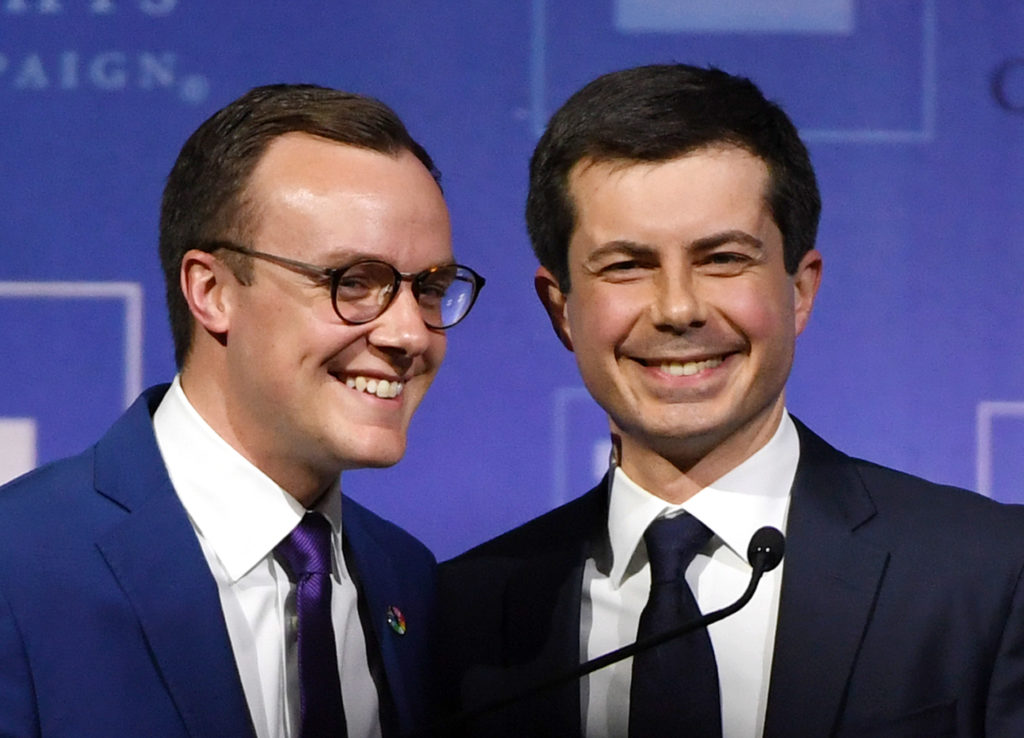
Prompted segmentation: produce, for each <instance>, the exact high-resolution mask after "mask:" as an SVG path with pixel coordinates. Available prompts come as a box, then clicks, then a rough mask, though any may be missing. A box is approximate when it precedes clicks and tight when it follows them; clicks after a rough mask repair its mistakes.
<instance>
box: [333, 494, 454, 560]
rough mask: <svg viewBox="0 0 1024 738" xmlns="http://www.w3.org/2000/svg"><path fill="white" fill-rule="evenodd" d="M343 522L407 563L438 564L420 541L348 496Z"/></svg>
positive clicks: (344, 506)
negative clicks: (347, 521) (349, 522)
mask: <svg viewBox="0 0 1024 738" xmlns="http://www.w3.org/2000/svg"><path fill="white" fill-rule="evenodd" d="M342 520H343V521H345V520H349V521H351V523H353V524H355V525H357V526H358V527H359V529H360V530H361V531H362V532H363V533H364V534H365V535H367V536H369V537H371V538H372V539H373V540H374V541H375V543H376V544H377V545H378V546H379V547H380V548H381V549H382V550H385V551H389V552H391V553H392V554H394V556H395V557H398V558H404V557H408V558H406V560H407V561H410V562H412V561H416V562H422V563H427V564H429V565H430V566H434V565H435V564H436V560H435V559H434V554H433V553H432V552H431V550H430V549H429V548H427V546H426V545H425V544H424V543H423V542H422V541H420V539H418V538H417V537H416V536H414V535H413V534H412V533H410V532H409V531H407V530H405V529H404V528H402V527H401V526H399V525H396V524H395V523H392V522H391V521H390V520H387V519H386V518H382V517H381V516H380V515H378V514H377V513H375V512H373V510H371V509H369V508H368V507H366V506H364V505H362V504H360V503H358V502H356V501H355V500H354V499H352V498H351V497H348V496H347V495H346V496H345V497H344V502H343V503H342Z"/></svg>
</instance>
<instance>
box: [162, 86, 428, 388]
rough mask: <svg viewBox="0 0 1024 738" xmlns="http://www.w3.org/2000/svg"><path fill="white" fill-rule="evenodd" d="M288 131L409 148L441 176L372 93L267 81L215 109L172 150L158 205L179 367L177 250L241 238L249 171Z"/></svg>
mask: <svg viewBox="0 0 1024 738" xmlns="http://www.w3.org/2000/svg"><path fill="white" fill-rule="evenodd" d="M293 132H301V133H308V134H311V135H314V136H321V137H323V138H326V139H329V140H331V141H337V142H339V143H343V144H348V145H351V146H358V147H360V148H364V149H370V150H373V151H379V152H381V153H385V154H389V155H397V154H398V153H400V152H401V151H403V150H408V151H411V152H412V153H413V154H414V155H415V156H416V158H418V159H419V160H420V161H421V162H423V165H424V166H425V167H426V168H427V169H428V170H429V171H430V173H431V174H432V175H433V177H434V179H435V180H437V181H440V174H439V172H438V171H437V169H436V167H435V166H434V162H433V161H432V160H431V158H430V155H429V154H427V152H426V151H425V150H424V149H423V147H422V146H420V145H419V144H418V143H416V141H414V140H413V138H412V137H411V136H410V135H409V132H408V131H407V130H406V129H405V126H404V125H403V124H402V121H401V120H399V118H398V116H397V115H396V114H395V112H394V111H393V110H391V108H389V107H388V106H387V105H385V104H384V103H382V102H380V101H378V100H374V99H373V98H369V97H364V96H362V95H355V94H352V93H348V92H341V91H339V90H332V89H329V88H326V87H319V86H316V85H268V86H265V87H257V88H255V89H253V90H250V91H249V92H248V93H246V94H245V95H243V96H242V97H240V98H238V99H237V100H235V101H234V102H232V103H231V104H229V105H228V106H227V107H225V108H223V109H221V110H220V111H218V112H217V113H215V114H214V115H213V116H211V117H210V118H209V119H208V120H207V121H206V122H205V123H203V124H202V125H201V126H199V128H198V129H197V130H196V132H195V133H193V134H192V135H191V136H190V137H189V139H188V141H186V142H185V145H184V146H183V147H182V149H181V153H180V154H178V159H177V161H175V163H174V167H173V168H172V169H171V173H170V174H169V175H168V177H167V185H166V187H165V188H164V195H163V204H162V207H161V213H160V264H161V266H162V268H163V272H164V281H165V287H166V291H167V309H168V313H169V316H170V321H171V334H172V336H173V338H174V360H175V362H176V363H177V365H178V368H179V369H180V368H181V367H182V365H183V364H184V362H185V358H186V356H187V355H188V351H189V348H190V346H191V343H192V326H193V322H192V315H191V313H190V312H189V308H188V303H187V302H186V301H185V298H184V296H183V295H182V292H181V287H180V276H179V273H180V271H181V262H182V258H183V257H184V255H185V252H186V251H188V250H189V249H192V248H199V249H204V250H212V249H213V248H214V245H213V244H214V242H216V241H218V240H220V241H224V240H229V241H230V240H241V241H243V242H244V241H245V237H246V236H247V235H249V233H250V232H251V229H253V228H254V227H255V224H254V223H253V221H254V220H255V218H254V217H253V215H254V214H253V212H252V210H251V207H247V203H246V186H247V184H248V182H249V178H250V176H251V175H252V172H253V170H254V169H255V168H256V165H257V164H258V163H259V161H260V159H261V158H262V156H263V154H264V152H265V151H266V149H267V147H268V146H269V145H270V143H271V142H272V141H273V140H274V139H275V138H277V137H278V136H282V135H284V134H286V133H293ZM243 261H244V257H243ZM232 266H233V267H234V268H236V269H240V270H242V271H243V272H244V271H245V270H246V269H250V268H251V265H249V264H248V262H247V261H244V263H241V264H239V263H234V264H233V265H232Z"/></svg>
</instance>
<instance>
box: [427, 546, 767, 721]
mask: <svg viewBox="0 0 1024 738" xmlns="http://www.w3.org/2000/svg"><path fill="white" fill-rule="evenodd" d="M784 547H785V539H784V538H783V537H782V534H781V533H780V532H779V531H778V530H776V529H775V528H772V527H769V526H765V527H764V528H760V529H758V530H757V531H756V532H755V533H754V535H753V536H751V538H750V545H749V546H748V549H747V559H748V560H749V561H750V562H751V567H752V571H751V574H750V582H749V583H748V584H747V588H746V590H744V592H743V594H742V595H740V598H739V599H738V600H736V601H735V602H733V603H732V604H731V605H727V606H726V607H723V608H721V609H720V610H714V611H712V612H709V613H708V614H707V615H702V616H700V617H699V618H696V619H695V620H691V621H690V622H688V623H683V624H682V625H680V626H678V627H676V628H672V629H670V630H666V631H665V632H663V633H658V634H655V635H653V636H649V637H647V638H644V639H642V640H639V641H636V642H634V643H630V644H628V645H626V646H622V647H621V648H617V649H615V650H614V651H609V652H608V653H606V654H604V655H603V656H598V657H597V658H595V659H591V660H590V661H585V662H583V663H582V664H579V665H578V666H575V667H573V668H572V669H569V670H568V671H565V672H562V673H561V674H556V675H555V676H553V677H550V678H548V679H545V680H544V681H542V682H538V683H537V684H533V685H530V686H529V687H527V688H526V689H523V690H520V691H518V692H514V693H513V694H511V695H507V696H505V697H502V698H501V699H498V700H494V701H493V702H489V703H487V704H484V705H481V706H479V707H476V708H473V709H471V710H464V711H462V712H460V713H458V714H456V715H455V716H454V717H453V718H451V719H450V720H446V721H443V722H442V723H441V724H440V725H438V726H436V727H435V728H433V729H432V730H431V732H429V733H426V734H420V735H447V734H448V732H449V731H452V730H453V729H455V728H458V727H459V726H462V725H465V724H466V723H469V722H470V721H472V720H474V719H476V718H478V717H481V716H482V715H486V714H488V713H490V712H496V711H498V710H501V709H502V708H504V707H508V706H509V705H511V704H514V703H516V702H519V701H520V700H525V699H528V698H529V697H533V696H534V695H537V694H539V693H541V692H543V691H545V690H548V689H552V688H554V687H558V686H561V685H563V684H565V683H566V682H571V681H573V680H574V679H580V678H581V677H585V676H586V675H587V674H590V673H591V672H595V671H597V670H598V669H603V668H604V667H606V666H611V665H612V664H614V663H616V662H618V661H622V660H623V659H628V658H629V657H630V656H635V655H636V654H638V653H640V652H641V651H646V650H648V649H651V648H656V647H658V646H660V645H661V644H662V643H665V642H666V641H671V640H672V639H674V638H679V637H680V636H684V635H686V634H687V633H690V632H692V631H695V630H697V629H698V628H706V627H707V626H709V625H712V624H713V623H717V622H718V621H719V620H724V619H725V618H727V617H729V616H730V615H732V614H734V613H735V612H737V611H739V610H740V609H741V608H742V607H743V606H744V605H746V604H747V603H748V602H750V599H751V598H752V597H753V596H754V592H755V591H756V590H757V585H758V583H759V582H760V581H761V577H762V575H763V574H764V573H765V572H768V571H771V570H772V569H774V568H775V567H776V566H778V565H779V562H781V561H782V556H783V552H784Z"/></svg>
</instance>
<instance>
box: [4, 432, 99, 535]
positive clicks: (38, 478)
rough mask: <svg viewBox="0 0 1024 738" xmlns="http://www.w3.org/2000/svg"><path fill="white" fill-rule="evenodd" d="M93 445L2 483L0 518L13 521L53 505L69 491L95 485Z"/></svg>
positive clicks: (90, 487) (77, 491)
mask: <svg viewBox="0 0 1024 738" xmlns="http://www.w3.org/2000/svg"><path fill="white" fill-rule="evenodd" d="M92 479H93V449H92V448H90V449H88V450H87V451H84V452H83V453H80V454H78V455H77V456H69V457H67V458H65V459H59V460H57V461H52V462H50V463H48V464H45V465H43V466H40V467H38V468H36V469H33V470H32V471H30V472H27V473H25V474H22V475H21V476H20V477H17V478H15V479H13V480H11V481H10V482H8V483H6V484H4V485H3V486H0V520H5V519H6V520H8V522H16V521H12V520H11V518H12V517H14V518H17V517H18V516H20V515H22V514H29V513H32V512H34V511H37V510H41V509H50V510H52V509H54V508H53V506H54V505H60V504H62V498H64V497H66V496H68V495H80V494H81V490H82V488H88V489H90V490H91V489H92Z"/></svg>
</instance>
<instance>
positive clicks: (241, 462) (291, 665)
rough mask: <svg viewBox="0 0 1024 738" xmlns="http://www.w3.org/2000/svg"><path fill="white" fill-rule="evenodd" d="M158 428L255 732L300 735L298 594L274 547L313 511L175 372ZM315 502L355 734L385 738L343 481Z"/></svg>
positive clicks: (270, 737) (156, 419) (278, 737)
mask: <svg viewBox="0 0 1024 738" xmlns="http://www.w3.org/2000/svg"><path fill="white" fill-rule="evenodd" d="M153 427H154V430H155V432H156V440H157V445H158V446H159V448H160V453H161V455H162V456H163V459H164V463H165V464H166V465H167V472H168V474H169V475H170V478H171V482H172V484H173V485H174V489H175V491H176V492H177V494H178V497H179V498H180V499H181V503H182V505H184V507H185V511H186V512H187V513H188V516H189V519H190V520H191V521H192V526H193V527H194V528H195V531H196V535H197V536H198V538H199V543H200V545H201V546H202V550H203V554H204V555H205V556H206V561H207V563H208V564H209V566H210V571H211V573H212V574H213V578H214V579H215V580H216V582H217V591H218V593H219V595H220V603H221V608H222V609H223V612H224V620H225V622H226V623H227V630H228V636H229V637H230V639H231V648H232V651H233V652H234V655H235V663H236V664H237V665H238V673H239V675H240V676H241V681H242V688H243V689H244V691H245V699H246V702H247V703H248V705H249V713H250V714H251V715H252V722H253V725H254V726H255V728H256V735H257V736H258V737H259V738H292V737H293V736H294V737H297V736H299V734H300V713H299V710H300V703H299V682H298V663H297V652H296V641H295V635H296V633H295V628H296V620H297V618H296V615H295V594H294V587H293V586H292V584H291V582H290V581H289V580H288V575H287V573H286V572H285V570H284V569H283V568H282V567H281V565H280V564H278V562H277V561H276V560H275V558H274V555H273V551H274V547H275V546H276V545H277V544H278V543H280V541H281V540H282V539H283V538H284V537H285V536H287V535H288V534H289V533H290V532H291V531H292V529H293V528H294V527H295V526H296V525H298V524H299V521H300V520H301V519H302V516H303V515H304V514H305V512H306V511H305V509H304V508H303V507H302V505H300V504H299V503H298V502H297V501H296V500H295V498H293V497H292V496H291V495H289V494H288V493H287V492H285V491H284V490H283V489H281V487H279V486H278V485H277V484H275V483H274V482H273V481H272V480H271V479H270V478H269V477H268V476H266V475H265V474H264V473H263V472H261V471H260V470H259V469H257V468H256V467H255V466H253V465H252V464H251V463H250V462H249V461H247V460H246V459H245V458H244V457H243V456H242V455H241V454H239V453H238V452H237V451H235V449H234V448H232V447H231V446H230V445H229V444H228V443H227V442H226V441H224V439H222V438H221V437H220V436H219V435H217V433H216V432H215V431H214V430H213V429H212V428H211V427H210V426H209V425H208V424H207V423H206V421H205V420H203V418H202V417H201V416H200V415H199V413H198V412H197V411H196V410H195V408H193V407H192V405H191V404H190V403H189V401H188V399H187V398H186V397H185V393H184V392H183V391H182V389H181V384H180V381H179V379H178V378H177V377H175V379H174V383H173V384H172V385H171V388H170V389H169V390H168V392H167V394H166V395H165V396H164V398H163V400H162V401H161V403H160V406H159V407H158V408H157V410H156V413H155V414H154V416H153ZM316 509H317V511H319V512H320V513H322V514H323V515H324V516H325V517H326V518H327V519H328V520H329V521H330V523H331V529H332V544H333V549H334V551H333V554H334V555H333V559H334V571H333V572H332V577H331V578H332V582H333V589H332V591H331V615H332V619H333V624H334V633H335V639H336V641H337V647H338V664H339V670H340V676H341V686H342V693H343V701H344V705H345V718H346V721H347V723H348V735H349V736H360V737H365V738H379V736H380V734H381V731H380V721H379V719H378V696H377V690H376V688H375V686H374V683H373V679H372V677H371V676H370V668H369V662H368V661H367V656H366V640H365V638H364V636H363V629H362V624H361V622H360V620H359V613H358V611H357V609H356V597H357V593H356V586H355V583H354V582H353V580H352V578H351V576H350V575H349V572H348V569H347V568H346V566H345V559H344V557H343V556H342V543H341V514H342V510H341V489H340V487H338V486H335V488H334V489H333V490H331V491H330V492H329V493H328V494H326V495H324V499H322V500H321V501H320V502H319V503H318V505H317V507H316ZM181 627H182V628H188V623H182V624H181Z"/></svg>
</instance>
